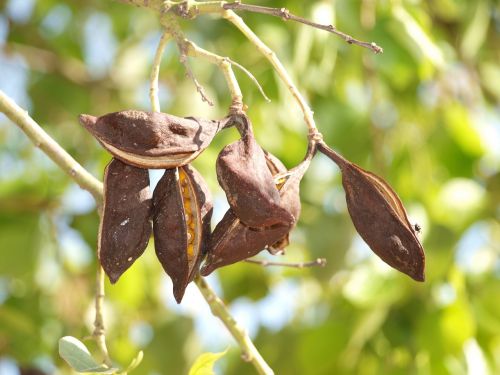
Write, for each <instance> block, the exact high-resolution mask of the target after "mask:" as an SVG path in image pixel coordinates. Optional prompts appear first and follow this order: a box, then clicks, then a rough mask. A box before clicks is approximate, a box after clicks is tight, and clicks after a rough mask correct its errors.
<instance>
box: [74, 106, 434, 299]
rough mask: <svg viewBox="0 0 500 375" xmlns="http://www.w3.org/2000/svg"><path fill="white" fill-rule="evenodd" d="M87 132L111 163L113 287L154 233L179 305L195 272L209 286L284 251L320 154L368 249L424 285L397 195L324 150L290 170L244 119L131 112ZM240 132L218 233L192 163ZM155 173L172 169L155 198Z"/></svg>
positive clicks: (107, 230)
mask: <svg viewBox="0 0 500 375" xmlns="http://www.w3.org/2000/svg"><path fill="white" fill-rule="evenodd" d="M80 122H81V123H82V125H83V126H84V127H85V128H86V129H87V130H88V131H89V132H90V133H91V134H92V135H93V136H94V137H95V138H97V140H98V141H99V143H101V145H102V146H103V147H104V148H105V149H106V150H108V151H109V152H110V153H111V154H112V155H113V159H112V161H111V162H110V163H109V164H108V166H107V167H106V170H105V173H104V204H103V212H102V217H101V223H100V228H99V236H98V255H99V260H100V263H101V265H102V267H103V268H104V270H105V272H106V274H107V275H108V277H109V279H110V281H111V282H112V283H114V282H116V281H117V280H118V279H119V277H120V276H121V275H122V274H123V273H124V272H125V271H126V270H127V269H128V268H129V267H130V266H131V265H132V263H133V262H134V261H135V260H136V259H137V258H138V257H139V256H141V255H142V253H143V252H144V250H145V248H146V246H147V244H148V242H149V239H150V236H151V233H153V236H154V242H155V250H156V255H157V257H158V259H159V261H160V263H161V264H162V266H163V268H164V269H165V271H166V273H167V274H168V275H169V276H170V278H171V279H172V283H173V293H174V297H175V299H176V300H177V302H179V303H180V301H181V300H182V297H183V295H184V292H185V289H186V287H187V285H188V284H189V282H191V281H192V280H193V278H194V277H195V275H196V274H197V273H198V272H200V273H201V274H202V275H204V276H206V275H208V274H210V273H211V272H213V271H214V270H215V269H217V268H219V267H222V266H226V265H229V264H232V263H235V262H238V261H241V260H243V259H246V258H249V257H252V256H254V255H256V254H257V253H259V252H260V251H262V250H268V251H269V252H270V253H272V254H276V253H279V252H282V251H284V249H285V247H286V246H287V245H288V236H289V233H290V231H291V230H292V229H293V227H294V226H295V225H296V223H297V220H298V217H299V214H300V195H299V185H300V181H301V179H302V177H303V176H304V174H305V172H306V170H307V169H308V167H309V164H310V162H311V159H312V157H313V156H314V154H315V152H316V150H319V151H321V152H323V153H324V154H325V155H327V156H328V157H330V158H331V159H332V160H333V161H334V162H335V163H337V165H338V166H339V167H340V169H341V171H342V176H343V186H344V189H345V191H346V200H347V205H348V209H349V214H350V215H351V218H352V220H353V223H354V226H355V228H356V229H357V231H358V232H359V233H360V235H361V237H362V238H363V239H364V240H365V241H366V242H367V243H368V245H369V246H370V247H371V249H372V250H373V251H374V252H375V253H376V254H377V255H378V256H379V257H380V258H382V260H384V261H385V262H386V263H388V264H389V265H391V266H392V267H394V268H396V269H398V270H399V271H401V272H404V273H406V274H408V275H409V276H411V277H412V278H414V279H415V280H419V281H422V280H423V279H424V253H423V248H422V245H421V244H420V242H419V240H418V238H417V236H416V234H415V231H414V229H413V226H411V225H410V223H409V221H408V218H407V215H406V211H405V209H404V207H403V205H402V203H401V201H400V200H399V198H398V196H397V195H396V193H395V192H394V191H393V190H392V189H391V188H390V186H389V185H388V184H387V183H386V182H385V181H384V180H383V179H381V178H380V177H378V176H376V175H374V174H372V173H370V172H367V171H364V170H363V169H361V168H360V167H358V166H356V165H355V164H353V163H351V162H349V161H347V160H346V159H344V158H343V157H342V156H340V155H339V154H338V153H336V152H335V151H334V150H332V149H330V148H329V147H328V146H326V144H324V143H323V142H322V141H321V142H319V143H318V144H316V142H312V143H311V144H310V148H309V150H308V153H307V155H306V157H305V158H304V160H303V161H302V162H301V163H300V164H299V165H298V166H296V167H295V168H292V169H290V170H287V168H286V167H285V166H284V165H283V164H282V163H281V161H279V160H278V159H277V158H276V157H275V156H273V155H271V154H270V153H268V152H266V151H264V150H263V149H262V148H261V147H260V146H259V144H258V143H257V142H256V140H255V138H254V135H253V130H252V125H251V123H250V120H249V119H248V117H247V116H246V115H244V114H235V115H232V116H229V117H227V118H224V119H223V120H220V121H210V120H204V119H199V118H192V117H188V118H179V117H176V116H173V115H168V114H165V113H150V112H143V111H136V110H129V111H122V112H115V113H110V114H107V115H104V116H101V117H94V116H90V115H81V116H80ZM233 125H234V126H236V128H237V129H238V131H239V133H240V135H241V138H240V139H239V140H238V141H236V142H234V143H232V144H229V145H227V146H226V147H224V148H223V149H222V151H221V152H220V154H219V157H218V158H217V163H216V171H217V178H218V181H219V184H220V185H221V187H222V189H223V190H224V192H225V193H226V196H227V200H228V202H229V206H230V208H229V210H228V211H227V212H226V214H225V215H224V217H223V218H222V220H221V221H220V222H219V223H218V224H217V225H216V227H215V229H214V230H213V232H212V231H211V228H210V220H211V216H212V201H211V196H210V192H209V190H208V187H207V185H206V183H205V181H204V180H203V177H202V176H201V175H200V174H199V173H198V172H197V171H196V170H195V169H194V168H193V167H192V166H190V165H189V163H190V162H191V161H192V160H194V159H195V158H196V157H197V156H198V155H199V154H200V153H201V152H202V151H203V150H204V149H205V148H206V147H208V145H209V144H210V142H211V140H212V139H213V138H214V136H215V135H216V134H217V133H218V132H219V131H220V130H222V129H224V128H226V127H228V126H233ZM148 169H165V174H164V175H163V177H162V178H161V180H160V181H159V183H158V185H157V186H156V188H155V190H154V192H153V193H152V194H151V192H150V189H149V177H148V171H147V170H148ZM202 263H203V265H202Z"/></svg>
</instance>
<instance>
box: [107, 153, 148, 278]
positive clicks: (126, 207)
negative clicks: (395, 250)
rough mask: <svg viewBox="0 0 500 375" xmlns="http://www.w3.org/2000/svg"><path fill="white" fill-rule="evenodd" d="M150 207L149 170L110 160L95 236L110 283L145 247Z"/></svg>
mask: <svg viewBox="0 0 500 375" xmlns="http://www.w3.org/2000/svg"><path fill="white" fill-rule="evenodd" d="M151 209H152V202H151V193H150V190H149V175H148V171H147V170H145V169H140V168H136V167H133V166H131V165H128V164H125V163H122V162H121V161H120V160H117V159H113V160H112V161H111V162H110V163H109V164H108V166H107V167H106V169H105V171H104V202H103V211H102V218H101V222H100V227H99V239H98V254H99V261H100V263H101V265H102V267H103V269H104V271H105V272H106V274H107V275H108V277H109V279H110V281H111V282H112V283H115V282H116V281H117V280H118V278H119V277H120V276H121V275H122V274H123V273H124V272H125V271H126V270H127V269H128V268H129V267H130V266H131V265H132V263H134V261H135V260H136V259H137V258H139V257H140V256H141V255H142V253H143V252H144V250H145V249H146V246H147V244H148V242H149V237H150V236H151V222H150V216H151Z"/></svg>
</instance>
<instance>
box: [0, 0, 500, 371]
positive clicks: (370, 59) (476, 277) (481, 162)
mask: <svg viewBox="0 0 500 375" xmlns="http://www.w3.org/2000/svg"><path fill="white" fill-rule="evenodd" d="M255 3H258V4H261V5H268V6H269V5H271V6H274V7H287V8H289V9H290V11H291V12H292V13H295V14H298V15H303V16H305V17H307V18H312V19H315V20H317V21H321V22H331V23H333V24H335V25H336V26H337V27H338V28H339V29H340V30H342V31H344V32H347V33H350V34H351V35H353V36H354V37H356V38H359V39H362V40H368V41H375V42H376V43H377V44H379V45H380V46H382V47H383V48H384V53H383V54H382V55H374V54H372V53H371V52H370V51H368V50H365V49H362V48H359V47H356V46H351V45H348V44H346V43H344V42H343V41H341V40H340V39H338V38H336V37H334V36H332V35H330V34H327V33H325V32H322V31H318V30H314V29H311V28H308V27H306V26H303V25H298V24H294V23H292V22H283V21H282V20H280V19H275V18H271V17H267V16H264V15H255V14H242V16H243V17H244V19H245V20H246V21H247V22H248V24H249V25H250V26H251V27H252V29H253V30H254V31H255V32H256V33H257V34H258V35H259V36H261V38H262V39H263V40H264V41H265V42H266V43H267V44H268V45H269V46H270V47H271V48H273V49H274V51H275V52H276V53H277V55H278V56H279V58H280V59H282V61H283V63H284V64H285V66H286V68H287V69H288V71H289V73H290V74H291V76H292V77H293V79H294V81H295V82H296V83H297V85H298V87H299V89H300V90H301V92H302V93H303V94H304V95H305V96H306V97H307V100H308V101H309V102H310V104H311V107H312V108H313V110H314V112H315V118H316V120H317V123H318V126H319V128H320V130H321V131H322V132H323V134H324V137H325V139H326V141H327V142H328V143H329V144H331V145H332V146H333V147H335V148H336V149H338V150H339V151H340V152H341V153H343V154H344V155H345V156H346V157H348V158H349V159H351V160H352V161H354V162H356V163H358V164H360V165H361V166H363V167H364V168H366V169H369V170H372V171H374V172H376V173H378V174H380V175H382V176H384V177H385V178H386V179H387V180H388V181H389V182H390V183H391V185H392V186H393V187H394V188H395V190H396V191H397V192H398V193H399V194H400V196H401V198H402V200H403V201H404V202H405V204H406V206H407V208H408V209H409V214H410V217H411V220H413V221H414V222H418V223H420V225H421V226H422V227H423V230H422V241H423V243H424V247H425V249H426V255H427V272H426V274H427V281H426V282H425V283H423V284H417V283H415V282H413V281H411V280H410V279H409V278H407V277H406V276H404V275H401V274H398V273H397V272H396V271H393V270H391V269H389V268H388V267H387V266H385V264H383V263H382V262H381V261H380V260H379V259H378V258H377V257H376V256H375V255H373V254H371V253H370V252H369V250H368V249H367V247H366V245H364V244H363V242H362V241H361V240H360V238H359V237H358V236H357V235H356V234H355V231H354V228H353V226H352V224H351V222H350V220H349V218H348V215H347V212H346V206H345V201H344V194H343V191H342V189H341V185H340V176H339V173H338V170H337V169H336V167H335V166H334V165H333V164H332V163H330V162H329V161H328V160H327V159H325V158H323V157H321V156H318V157H317V158H316V159H315V161H314V162H313V165H312V167H311V169H310V171H309V172H308V174H307V175H306V177H305V179H304V181H303V183H302V186H301V187H302V202H303V210H302V215H301V218H300V222H299V225H298V227H297V228H296V229H295V231H294V232H293V235H292V244H291V246H290V247H289V249H288V251H287V254H286V255H285V256H284V257H283V259H284V260H288V261H297V260H309V259H313V258H315V257H325V258H327V260H328V264H327V266H326V267H325V268H324V269H305V270H291V269H276V268H274V269H273V268H258V266H255V265H251V264H238V265H234V266H230V267H227V268H224V269H221V270H220V271H218V272H217V276H215V277H212V278H211V279H210V282H211V283H212V284H214V285H215V287H216V288H217V289H218V291H219V293H220V294H221V295H222V296H223V298H224V300H225V301H226V302H227V303H228V304H229V306H230V307H231V309H232V311H233V312H234V313H235V314H236V316H237V317H238V319H240V320H241V323H242V324H243V325H244V326H247V328H248V329H249V331H250V333H251V334H252V336H253V337H254V338H255V342H256V345H257V347H258V348H259V349H260V350H261V353H262V354H263V356H264V358H266V359H267V360H268V362H269V364H270V365H271V366H272V367H273V368H274V369H275V371H276V373H277V374H290V375H292V374H308V375H316V374H318V375H319V374H334V373H336V374H366V375H369V374H382V373H383V374H394V375H396V374H438V375H439V374H474V375H477V374H497V373H500V299H499V296H500V260H499V258H500V257H499V254H500V223H499V217H500V172H499V168H498V166H499V165H500V64H499V61H500V49H499V48H498V46H500V5H499V3H498V2H497V1H494V0H475V1H463V0H455V1H453V0H438V1H422V0H412V1H409V0H407V1H405V0H401V1H396V0H394V1H389V0H382V1H375V0H362V1H361V0H358V1H341V0H337V1H333V0H332V1H309V2H304V1H298V0H289V1H273V2H272V4H271V2H265V1H259V2H257V1H256V2H255ZM182 26H183V28H184V30H185V31H186V33H187V35H188V36H189V37H190V38H191V39H193V40H194V41H196V42H197V43H198V44H199V45H200V46H202V47H204V48H206V49H208V50H211V51H213V52H216V53H218V54H221V55H226V56H229V57H231V58H232V59H233V60H235V61H237V62H240V63H242V64H244V65H245V66H246V67H247V68H248V69H249V70H251V71H252V72H253V74H254V75H255V76H256V77H257V79H258V80H259V82H260V83H261V84H262V85H263V87H264V89H265V91H266V93H267V95H268V96H269V97H270V98H271V99H272V102H271V103H266V102H265V100H264V99H263V98H262V97H261V96H260V94H259V92H258V90H257V89H256V87H255V86H254V85H253V84H252V82H251V81H250V80H249V79H248V78H247V77H246V76H245V75H243V74H242V73H239V72H237V73H236V74H237V76H238V79H239V80H240V85H241V87H242V90H243V93H244V96H245V102H246V104H247V105H248V107H249V110H248V113H249V115H250V117H251V118H252V120H253V122H254V124H255V132H256V134H257V138H258V140H259V142H261V144H262V145H263V146H264V147H265V148H267V149H268V150H269V151H271V152H273V153H274V154H276V155H277V156H278V157H279V158H281V159H282V160H283V161H284V162H285V163H286V164H287V166H293V165H295V164H296V163H298V162H299V161H300V160H301V158H302V156H303V154H304V152H305V148H306V138H305V135H306V129H305V126H304V124H303V121H302V114H301V113H300V111H299V110H298V108H297V105H296V104H295V103H294V101H293V100H292V97H291V95H290V94H289V93H288V92H287V90H286V88H285V87H284V86H283V85H282V83H281V82H280V81H279V80H278V78H277V76H276V74H275V73H274V72H273V70H272V69H271V67H270V66H269V64H268V62H267V61H266V60H265V59H264V58H263V57H262V56H261V55H260V54H259V53H258V52H257V51H256V50H255V48H254V47H253V46H252V45H251V44H250V43H248V42H247V41H246V40H245V39H244V37H243V36H242V35H241V34H239V33H238V31H237V30H235V29H234V28H233V27H232V26H231V25H230V24H228V23H226V22H225V21H224V20H221V19H217V18H214V17H209V16H204V17H199V18H198V19H196V20H193V21H183V22H182ZM159 30H160V29H159V25H158V22H157V19H156V17H155V15H154V14H153V13H152V12H150V11H147V10H144V9H139V8H135V7H132V6H128V5H125V4H121V3H117V2H113V1H96V0H91V1H82V0H74V1H71V2H62V1H56V0H44V1H33V0H31V1H27V0H26V1H25V0H23V1H19V0H9V1H2V2H0V47H1V49H0V88H1V89H2V90H4V91H5V92H6V93H7V94H8V95H11V96H12V97H13V98H14V99H15V100H16V101H17V102H18V103H19V104H20V105H22V106H24V107H25V108H28V109H29V112H30V114H31V116H32V117H33V118H34V119H36V120H37V121H38V122H39V123H40V124H41V125H42V126H43V127H44V129H45V130H46V131H47V132H48V133H49V134H50V135H51V136H53V137H54V138H55V139H56V140H57V141H58V142H59V143H60V144H61V145H62V146H63V147H64V148H65V149H66V150H68V152H69V153H70V154H71V155H73V156H74V157H75V158H76V159H77V160H78V161H79V162H80V163H82V164H83V165H84V166H85V167H86V168H88V169H89V170H90V171H91V172H92V173H93V174H94V175H95V176H98V177H101V175H102V170H103V168H104V166H105V165H106V163H107V162H108V161H109V159H110V156H109V155H108V154H106V153H105V152H104V151H103V150H102V149H101V148H100V147H99V146H98V144H97V142H96V141H95V140H94V139H93V138H92V137H91V136H90V135H89V134H88V133H86V132H85V130H84V129H83V128H81V127H80V126H79V125H78V123H77V115H78V114H80V113H91V114H94V115H101V114H104V113H108V112H113V111H117V110H121V109H126V108H139V109H144V110H147V109H148V108H149V103H148V77H149V69H150V65H151V61H152V58H153V55H154V49H155V45H156V43H157V41H158V40H159ZM191 63H192V65H193V70H194V72H195V74H196V76H197V78H198V80H199V81H200V82H202V83H203V84H204V86H205V88H206V90H207V92H208V94H209V95H210V96H211V98H212V99H213V100H214V101H215V103H216V104H215V106H214V107H213V108H212V107H208V106H207V105H206V104H205V103H203V102H202V101H201V100H200V98H199V96H198V95H197V93H196V91H195V89H194V87H193V84H192V82H191V81H190V80H189V79H187V78H186V77H185V72H184V70H183V68H182V66H181V65H180V64H179V61H178V54H177V51H176V50H175V48H174V46H173V45H172V44H170V45H168V47H167V50H166V53H165V57H164V61H163V64H162V67H161V76H160V78H161V87H160V99H161V104H162V110H163V111H164V112H169V113H173V114H176V115H180V116H187V115H197V116H205V117H208V118H220V117H222V116H223V115H224V114H225V111H226V108H227V106H228V104H229V101H230V98H229V95H228V92H227V88H226V86H225V82H224V80H223V77H222V75H221V73H220V72H219V71H217V70H216V69H215V68H214V67H213V66H210V65H208V64H207V63H205V62H204V61H194V60H192V59H191ZM235 138H236V133H235V132H233V131H228V132H225V133H222V134H220V135H218V136H217V138H216V139H215V141H214V143H213V145H212V146H211V147H210V149H208V150H207V151H206V152H205V153H204V154H203V155H202V156H201V157H200V158H199V159H198V160H197V161H196V163H195V164H196V167H197V168H198V169H199V170H200V171H201V172H202V173H203V174H204V176H205V177H206V179H207V181H208V182H209V185H210V187H211V188H212V190H213V192H214V195H215V197H216V201H217V204H218V207H219V212H218V214H217V215H218V216H217V215H216V216H217V217H218V218H220V216H221V213H222V212H223V210H224V208H223V207H224V203H223V202H224V199H225V198H224V196H223V194H222V193H221V190H220V188H218V186H217V182H216V178H215V172H214V163H215V159H216V157H217V154H218V152H219V150H220V149H221V148H222V147H223V145H225V144H227V143H228V142H230V141H232V140H233V139H235ZM221 202H222V203H221ZM97 226H98V217H97V215H96V214H95V209H94V205H93V203H92V200H91V198H90V195H89V194H87V193H86V192H82V191H80V190H79V189H78V188H77V187H76V185H75V184H74V183H73V182H72V181H71V180H70V179H68V178H67V177H66V176H65V175H64V174H63V173H62V172H61V171H59V170H58V169H57V168H56V167H55V166H54V165H53V164H52V163H51V162H50V160H49V159H48V158H47V157H45V156H44V155H43V154H42V153H41V152H40V151H39V150H37V149H35V148H34V147H33V146H32V145H31V144H30V143H29V142H28V140H27V139H26V138H25V137H24V135H23V134H22V133H21V131H20V130H19V129H18V128H17V127H16V126H14V125H13V124H11V123H10V122H9V121H8V120H6V119H5V117H0V366H4V367H1V368H6V367H5V366H7V365H8V364H9V363H10V364H11V365H12V364H13V363H17V364H18V365H19V366H20V367H23V368H33V367H37V368H40V369H42V370H44V371H45V372H46V373H57V374H67V373H69V368H68V367H67V365H66V364H64V362H63V361H62V359H60V358H59V357H58V354H57V342H58V339H59V338H60V337H62V336H65V335H72V336H75V337H80V338H83V337H85V336H87V335H88V334H89V332H90V329H91V324H92V303H93V300H92V298H93V286H94V271H95V267H96V263H95V253H94V251H95V242H96V236H97ZM170 288H171V285H170V284H169V281H168V280H167V279H166V277H165V276H164V275H163V273H162V270H161V268H160V266H159V264H158V262H157V261H156V259H155V258H154V255H153V251H152V248H151V246H150V248H149V249H148V251H147V252H146V254H145V256H143V257H142V258H141V259H140V260H139V261H137V262H136V263H135V264H134V267H132V268H131V269H130V270H129V271H128V272H127V273H126V274H125V275H124V276H123V277H122V279H121V280H120V282H119V283H118V284H117V285H115V286H110V285H107V293H108V295H107V298H106V305H105V307H106V309H105V312H106V323H107V325H108V341H109V342H108V344H109V348H110V352H111V356H112V358H113V359H114V360H115V361H116V362H117V363H119V364H121V366H122V367H123V366H124V365H127V364H128V363H130V361H131V359H132V358H133V357H134V356H135V355H136V354H137V352H138V350H144V360H143V362H142V364H141V365H140V367H139V368H138V369H137V370H136V371H135V372H136V373H140V374H148V375H153V374H185V373H187V372H188V369H189V367H190V365H191V364H192V363H193V362H194V361H195V359H196V358H197V357H198V356H199V355H200V354H201V353H203V352H204V351H221V350H224V349H225V348H227V347H230V350H229V352H228V354H227V355H226V356H225V357H224V358H222V359H221V360H220V361H219V362H218V363H217V365H216V369H217V370H216V371H217V372H218V373H221V374H222V373H223V374H238V375H244V374H253V373H254V369H253V368H252V366H251V365H249V364H247V363H245V362H243V361H242V360H241V358H240V353H239V350H238V348H237V347H235V346H234V344H233V342H232V341H231V340H230V338H228V335H227V333H225V331H224V328H223V327H222V325H221V324H220V323H219V322H217V321H216V320H215V318H213V317H212V316H211V315H210V312H209V310H208V308H207V307H206V306H204V305H203V303H202V302H201V301H200V297H199V293H198V292H197V291H196V290H195V288H189V289H188V292H187V295H186V297H185V301H183V304H182V305H181V306H176V305H175V303H174V302H173V297H172V295H171V291H170ZM86 344H87V345H89V347H91V349H92V345H93V344H92V342H91V341H88V342H86ZM94 349H95V348H94Z"/></svg>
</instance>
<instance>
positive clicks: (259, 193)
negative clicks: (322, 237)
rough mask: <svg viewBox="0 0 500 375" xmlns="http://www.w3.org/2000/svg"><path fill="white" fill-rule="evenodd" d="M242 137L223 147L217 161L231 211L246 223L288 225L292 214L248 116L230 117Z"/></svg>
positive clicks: (219, 179) (258, 225)
mask: <svg viewBox="0 0 500 375" xmlns="http://www.w3.org/2000/svg"><path fill="white" fill-rule="evenodd" d="M233 122H234V123H235V125H236V127H237V128H238V130H239V132H240V134H241V139H240V140H238V141H236V142H233V143H231V144H229V145H227V146H226V147H224V148H223V149H222V151H221V152H220V153H219V156H218V158H217V162H216V171H217V180H218V181H219V184H220V186H221V187H222V189H223V190H224V192H225V193H226V197H227V200H228V202H229V206H230V207H231V209H232V211H233V213H234V214H235V215H236V216H237V217H238V219H240V220H241V221H242V222H243V223H244V224H245V225H247V226H249V227H253V228H263V227H269V226H273V225H288V224H290V223H291V222H293V220H294V218H293V216H292V215H290V213H289V212H288V211H287V210H286V209H285V208H283V207H282V206H281V204H280V194H279V191H278V189H277V188H276V185H275V183H274V180H273V176H272V174H271V171H270V169H269V167H268V163H269V162H270V161H267V160H266V154H265V152H264V150H263V149H262V148H261V147H260V146H259V144H258V143H257V142H256V140H255V138H254V136H253V131H252V125H251V123H250V120H249V119H248V117H247V116H245V115H243V114H241V115H239V116H236V117H235V118H233Z"/></svg>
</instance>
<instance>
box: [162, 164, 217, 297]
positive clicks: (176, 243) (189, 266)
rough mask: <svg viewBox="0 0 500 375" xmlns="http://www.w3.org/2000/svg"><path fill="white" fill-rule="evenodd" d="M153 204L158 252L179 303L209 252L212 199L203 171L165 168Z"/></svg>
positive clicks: (189, 168) (185, 167) (184, 167)
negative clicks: (202, 175)
mask: <svg viewBox="0 0 500 375" xmlns="http://www.w3.org/2000/svg"><path fill="white" fill-rule="evenodd" d="M153 207H154V208H153V232H154V239H155V250H156V255H157V257H158V259H159V261H160V263H161V264H162V266H163V269H164V270H165V272H166V273H167V274H168V275H169V276H170V278H171V279H172V283H173V291H174V297H175V299H176V301H177V302H178V303H180V302H181V300H182V297H183V296H184V292H185V290H186V287H187V285H188V284H189V282H191V281H192V280H193V278H194V276H195V275H196V273H197V272H198V270H199V266H200V262H201V261H202V259H203V257H204V256H205V254H206V252H207V246H208V242H209V238H210V219H211V217H212V199H211V196H210V193H209V190H208V187H207V185H206V183H205V181H204V180H203V178H202V177H201V175H200V174H199V173H198V172H197V171H196V170H195V169H194V168H193V167H191V166H189V165H186V166H183V167H179V168H173V169H167V170H166V171H165V174H164V175H163V177H162V178H161V179H160V181H159V182H158V185H157V186H156V188H155V191H154V193H153Z"/></svg>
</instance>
